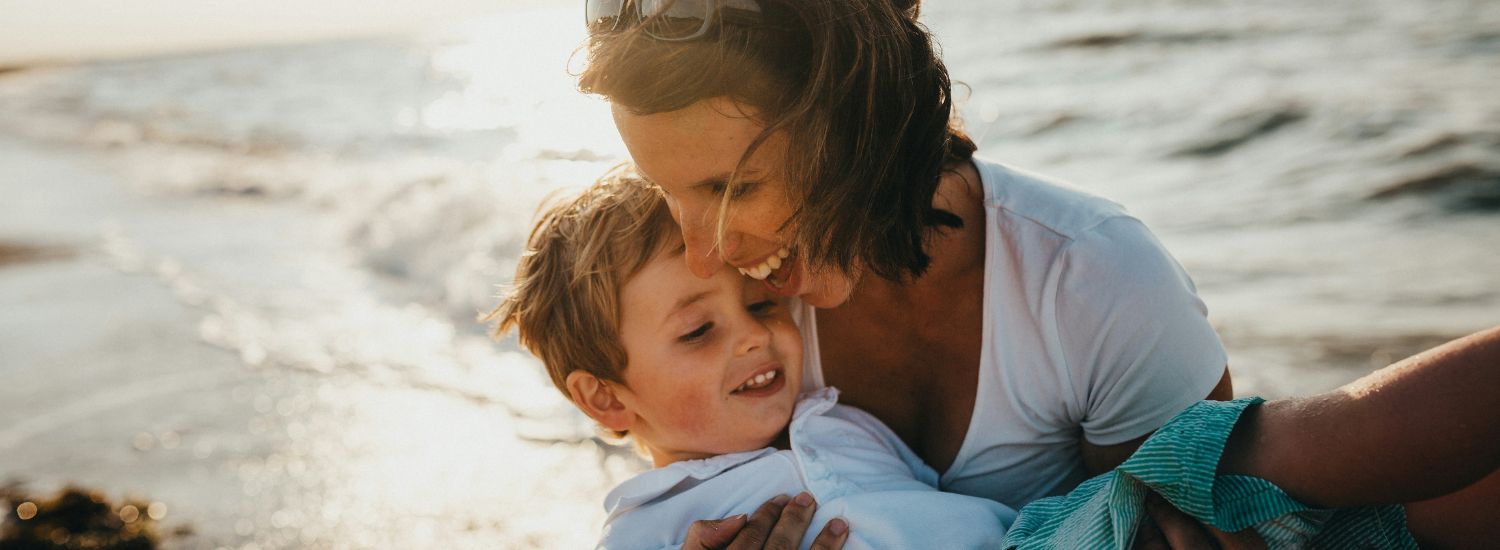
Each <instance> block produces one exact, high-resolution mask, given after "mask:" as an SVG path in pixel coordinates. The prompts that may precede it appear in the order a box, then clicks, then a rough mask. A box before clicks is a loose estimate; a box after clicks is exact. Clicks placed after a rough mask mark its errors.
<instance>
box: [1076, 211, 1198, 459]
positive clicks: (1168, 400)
mask: <svg viewBox="0 0 1500 550" xmlns="http://www.w3.org/2000/svg"><path fill="white" fill-rule="evenodd" d="M1057 281H1058V282H1057V286H1056V292H1057V293H1056V295H1055V314H1054V319H1055V321H1056V327H1055V330H1056V335H1057V339H1058V342H1059V344H1058V345H1059V348H1060V353H1061V356H1062V359H1063V360H1064V362H1065V363H1066V365H1065V367H1066V369H1067V371H1068V375H1069V376H1070V378H1071V380H1072V381H1073V382H1072V383H1073V385H1074V394H1075V396H1076V398H1077V399H1079V400H1080V402H1079V403H1077V404H1076V409H1077V410H1079V411H1080V413H1081V418H1079V423H1080V425H1081V426H1082V428H1083V433H1084V439H1085V441H1086V442H1087V443H1089V444H1091V445H1092V446H1094V447H1111V446H1117V445H1122V444H1128V443H1131V442H1136V443H1139V440H1141V438H1143V437H1144V436H1146V435H1148V434H1150V433H1151V432H1152V431H1154V430H1155V429H1156V428H1158V427H1160V426H1161V425H1162V424H1164V423H1166V421H1167V420H1168V419H1170V418H1171V417H1172V416H1173V415H1175V414H1177V413H1178V412H1180V411H1181V410H1182V409H1184V408H1186V407H1187V406H1188V405H1190V404H1192V403H1194V402H1197V401H1198V400H1200V399H1203V398H1204V397H1206V396H1209V395H1210V394H1211V393H1213V392H1214V391H1215V388H1217V387H1218V386H1219V385H1220V384H1221V382H1222V381H1223V380H1224V379H1226V378H1227V377H1228V373H1227V371H1226V368H1225V366H1226V364H1227V356H1226V355H1225V352H1224V347H1223V344H1221V343H1220V342H1219V337H1218V335H1217V334H1216V333H1215V332H1214V329H1213V327H1212V326H1211V325H1210V324H1209V322H1208V317H1207V308H1206V307H1205V306H1204V304H1203V301H1202V300H1200V299H1199V298H1198V296H1197V289H1196V287H1195V286H1194V285H1193V282H1192V280H1191V279H1190V278H1189V277H1188V274H1187V272H1186V271H1185V270H1183V268H1182V267H1181V266H1180V265H1179V264H1178V263H1177V261H1176V260H1175V259H1173V258H1172V256H1171V255H1170V254H1169V253H1168V252H1167V251H1166V249H1165V247H1163V246H1162V244H1161V243H1160V242H1159V241H1158V240H1157V239H1156V237H1155V236H1154V235H1152V234H1151V232H1150V231H1149V230H1148V229H1146V227H1145V226H1144V225H1143V224H1141V223H1140V221H1138V220H1136V219H1134V218H1130V217H1125V216H1120V217H1115V218H1110V219H1108V220H1105V221H1103V222H1101V223H1099V224H1098V225H1096V226H1095V227H1094V228H1092V229H1091V230H1089V231H1087V232H1085V233H1083V234H1080V235H1077V236H1075V238H1074V240H1073V242H1072V243H1071V244H1070V245H1069V246H1068V248H1067V249H1066V251H1065V252H1064V253H1063V256H1062V257H1061V258H1060V259H1059V264H1058V271H1057ZM1126 454H1127V455H1128V453H1126Z"/></svg>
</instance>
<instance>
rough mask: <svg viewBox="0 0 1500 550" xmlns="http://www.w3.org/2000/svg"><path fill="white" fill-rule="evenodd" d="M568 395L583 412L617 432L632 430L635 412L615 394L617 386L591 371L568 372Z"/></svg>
mask: <svg viewBox="0 0 1500 550" xmlns="http://www.w3.org/2000/svg"><path fill="white" fill-rule="evenodd" d="M567 386H568V396H569V397H571V398H572V399H573V404H574V405H577V406H578V408H580V409H583V414H586V415H589V418H592V419H594V421H595V422H598V423H600V424H602V425H603V426H604V427H606V428H609V429H611V430H614V431H617V432H625V431H630V426H631V424H633V423H634V420H635V413H634V412H632V411H631V410H630V408H629V407H627V406H625V403H624V402H623V401H620V398H619V396H617V395H615V388H613V387H611V386H610V385H609V383H607V382H605V381H603V380H600V379H599V377H597V376H594V375H593V374H591V373H588V372H585V371H581V370H575V371H573V372H570V373H568V380H567Z"/></svg>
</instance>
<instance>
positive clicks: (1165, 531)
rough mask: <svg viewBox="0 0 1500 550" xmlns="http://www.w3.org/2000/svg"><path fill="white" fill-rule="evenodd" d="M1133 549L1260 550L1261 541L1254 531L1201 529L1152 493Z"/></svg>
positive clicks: (1262, 547) (1147, 494) (1209, 527)
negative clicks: (1216, 549)
mask: <svg viewBox="0 0 1500 550" xmlns="http://www.w3.org/2000/svg"><path fill="white" fill-rule="evenodd" d="M1133 547H1134V548H1137V549H1145V550H1168V549H1170V550H1198V549H1205V548H1207V549H1213V548H1222V549H1226V550H1264V549H1265V548H1266V543H1265V541H1263V540H1261V538H1260V535H1259V534H1257V533H1256V532H1255V530H1254V529H1245V530H1243V531H1236V532H1232V533H1231V532H1227V531H1220V530H1218V529H1215V528H1214V527H1213V526H1211V525H1204V524H1202V523H1199V522H1198V520H1196V519H1193V517H1192V516H1189V515H1187V514H1186V513H1184V512H1183V511H1182V510H1178V509H1177V507H1176V506H1173V505H1172V503H1170V502H1167V499H1164V498H1161V496H1160V495H1157V494H1156V492H1155V491H1150V492H1148V493H1146V516H1145V517H1142V518H1141V525H1140V528H1138V529H1137V530H1136V536H1135V544H1134V545H1133Z"/></svg>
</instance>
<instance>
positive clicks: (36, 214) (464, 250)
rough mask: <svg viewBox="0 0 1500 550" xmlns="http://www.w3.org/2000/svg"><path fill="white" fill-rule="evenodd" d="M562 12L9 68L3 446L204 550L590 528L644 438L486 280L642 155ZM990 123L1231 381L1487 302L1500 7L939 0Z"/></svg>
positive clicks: (1325, 381)
mask: <svg viewBox="0 0 1500 550" xmlns="http://www.w3.org/2000/svg"><path fill="white" fill-rule="evenodd" d="M578 19H579V14H578V13H576V8H575V7H573V6H568V7H566V8H562V7H559V8H535V7H527V8H524V9H514V10H511V11H509V12H505V13H502V14H501V15H499V16H496V17H494V18H491V19H483V20H473V21H468V22H465V23H464V24H460V25H453V26H450V27H445V28H440V29H434V30H432V31H431V32H429V33H425V34H420V35H415V36H407V37H395V38H383V39H364V40H351V41H341V42H323V43H313V44H305V45H296V46H279V47H263V48H249V49H238V50H228V51H218V52H208V53H192V54H183V55H177V56H166V57H155V58H148V59H138V60H129V61H112V62H101V63H85V64H77V65H66V66H48V67H35V68H27V69H22V70H15V71H9V72H3V73H0V244H4V242H5V241H14V242H29V243H33V244H38V245H39V246H45V247H53V248H56V249H63V250H69V251H70V252H69V253H68V254H67V258H66V259H64V260H56V261H52V262H39V263H30V264H23V265H13V266H0V305H3V306H4V307H0V310H3V311H0V329H3V330H0V479H5V478H13V479H24V480H27V481H28V482H29V483H31V484H33V485H35V486H38V487H52V486H57V485H60V484H62V483H65V482H68V481H78V482H83V483H86V484H88V485H90V486H93V487H97V488H100V489H102V490H105V491H106V492H112V493H115V494H137V495H144V496H145V497H147V498H150V499H154V500H158V501H161V502H163V503H165V504H167V506H168V508H169V510H171V512H170V513H169V514H168V517H167V519H166V520H164V521H165V522H166V524H167V525H169V526H190V528H191V531H192V532H191V534H182V535H178V536H176V537H174V538H172V539H171V545H172V546H173V547H181V548H219V547H225V548H263V549H264V548H368V547H433V546H445V547H486V548H493V547H497V546H498V547H505V548H529V547H542V548H573V547H580V546H585V545H587V544H589V542H590V541H592V540H593V538H594V535H595V534H596V532H597V529H598V526H599V525H600V523H601V522H602V519H603V514H602V510H601V508H600V505H599V503H600V502H601V499H602V496H603V494H604V492H605V491H607V489H608V487H610V486H611V485H612V484H613V483H615V482H617V481H618V480H620V479H622V477H623V476H626V475H629V474H630V473H631V472H633V471H636V470H638V469H639V468H641V467H642V464H641V462H640V461H639V460H638V459H636V458H634V457H633V456H632V455H631V454H630V452H628V451H626V450H621V449H619V448H614V447H609V446H606V445H602V444H600V443H599V442H598V441H597V440H596V439H594V438H593V434H592V432H591V430H590V429H589V427H588V424H587V423H586V422H584V421H583V419H582V418H581V417H580V416H579V415H577V414H576V413H574V412H572V411H571V409H570V408H569V407H568V406H567V404H566V403H565V402H563V401H562V399H561V398H560V396H559V394H557V392H556V391H555V390H554V389H552V388H551V385H550V383H549V382H548V381H547V380H546V378H545V376H543V375H542V374H541V373H540V372H539V370H538V365H537V364H536V362H535V361H534V360H533V359H532V358H530V357H529V356H528V355H526V354H525V353H524V352H521V351H520V350H519V349H518V348H517V347H516V345H515V343H514V340H513V339H504V340H502V341H500V342H493V341H491V340H490V339H489V338H488V337H487V335H486V334H485V327H484V326H482V325H480V324H479V323H477V322H475V320H474V319H475V316H476V314H477V313H479V312H482V311H485V310H487V309H489V308H490V307H492V306H493V305H494V303H495V302H496V300H495V296H496V294H497V292H498V288H499V287H500V285H503V284H504V283H505V282H506V281H507V280H508V278H509V276H510V272H511V271H512V270H513V267H514V261H515V258H516V256H517V254H518V253H519V251H520V248H521V245H522V242H523V240H524V237H525V234H526V231H527V230H528V229H529V225H530V221H531V219H532V216H533V215H534V213H535V212H536V209H537V206H538V205H539V204H541V203H542V202H544V201H545V200H546V199H547V198H548V197H549V196H553V195H554V194H556V193H559V192H566V191H568V190H571V189H577V188H579V187H580V186H583V185H587V184H588V183H589V182H590V181H592V180H593V178H594V177H595V176H597V175H599V174H600V173H602V172H603V171H604V170H605V169H607V168H608V167H609V166H611V165H613V164H614V163H615V162H617V161H618V160H620V159H622V158H624V155H625V151H624V147H623V146H622V145H621V144H620V143H619V138H618V136H617V135H616V134H615V132H614V129H613V127H612V125H611V123H610V118H609V113H608V106H607V105H605V104H603V103H601V102H600V101H598V100H597V99H594V98H589V97H585V96H582V95H580V94H578V93H577V92H576V91H575V90H574V80H573V77H572V76H571V75H570V70H573V71H576V68H577V66H578V63H579V62H580V61H581V58H580V57H581V56H578V55H575V54H574V51H575V48H576V47H577V46H578V45H579V44H580V43H581V41H582V38H583V36H582V29H581V28H580V25H579V24H578ZM923 19H924V21H925V22H926V23H927V24H928V25H929V26H930V27H931V28H932V29H933V30H934V32H935V33H936V35H937V37H938V39H939V42H940V43H941V45H942V47H943V51H944V57H945V59H946V60H947V62H948V66H949V69H950V72H951V73H952V75H953V77H954V79H955V80H956V81H959V82H961V83H962V86H961V87H960V89H959V93H958V95H959V100H960V107H961V112H962V115H963V117H964V119H965V122H966V124H967V128H968V129H969V130H970V132H971V133H972V134H973V135H974V136H975V138H976V139H977V140H978V142H979V143H980V154H981V155H982V156H984V157H987V158H990V159H995V160H1001V161H1004V162H1008V163H1011V164H1014V165H1018V166H1021V167H1025V168H1028V169H1031V170H1035V171H1039V172H1042V173H1046V174H1049V175H1053V176H1057V177H1059V178H1063V179H1066V180H1068V181H1071V182H1072V183H1073V184H1074V185H1076V186H1077V187H1080V188H1082V189H1085V190H1088V191H1090V192H1094V193H1097V194H1101V195H1104V196H1107V197H1110V198H1112V199H1114V200H1116V201H1118V202H1121V203H1123V204H1125V205H1126V206H1127V207H1128V208H1129V209H1130V210H1131V211H1132V212H1134V213H1135V214H1136V215H1138V216H1139V217H1141V218H1142V219H1143V220H1145V221H1146V222H1147V223H1148V224H1149V225H1150V226H1152V227H1153V228H1154V229H1155V231H1156V232H1157V234H1158V236H1159V237H1160V238H1161V239H1162V240H1163V241H1164V242H1165V243H1166V245H1167V247H1168V248H1169V249H1170V250H1172V251H1173V253H1174V254H1175V255H1176V256H1177V258H1178V259H1179V260H1180V261H1181V262H1182V263H1183V264H1184V265H1185V266H1186V267H1187V269H1188V270H1189V271H1190V272H1191V273H1192V275H1193V276H1194V279H1195V281H1196V283H1197V285H1198V289H1199V291H1200V294H1201V296H1202V297H1203V299H1204V301H1205V302H1206V303H1207V305H1208V307H1209V310H1210V317H1211V320H1212V321H1213V323H1214V324H1215V326H1216V327H1217V328H1218V330H1219V331H1220V334H1221V335H1222V336H1223V338H1224V341H1225V344H1226V346H1227V347H1228V348H1229V353H1230V361H1231V368H1232V369H1233V373H1234V377H1235V381H1236V389H1237V391H1238V393H1240V394H1242V395H1245V394H1252V393H1255V394H1262V395H1267V396H1284V395H1291V394H1300V393H1309V392H1315V391H1321V390H1324V389H1328V388H1331V387H1334V386H1336V385H1338V384H1340V383H1343V382H1345V381H1348V380H1351V379H1353V378H1356V377H1358V376H1360V375H1361V374H1363V373H1366V372H1368V371H1370V370H1372V369H1374V368H1378V367H1379V366H1382V365H1384V364H1386V363H1387V362H1389V361H1392V360H1394V359H1399V358H1400V357H1402V356H1405V355H1407V354H1410V353H1412V352H1415V351H1418V350H1420V349H1422V348H1424V347H1427V346H1430V345H1433V344H1436V343H1439V342H1442V341H1444V340H1446V339H1449V338H1451V337H1454V336H1458V335H1461V334H1464V333H1466V332H1469V331H1472V330H1475V329H1479V328H1483V327H1486V326H1491V325H1494V324H1495V323H1497V322H1500V95H1497V94H1495V93H1494V90H1495V89H1497V88H1500V86H1497V85H1500V33H1497V32H1496V31H1495V29H1497V28H1500V3H1495V2H1486V1H1460V0H1434V1H1431V2H1425V3H1421V4H1409V3H1397V2H1384V1H1382V2H1373V3H1372V2H1353V1H1349V0H1335V1H1331V2H1322V3H1316V4H1311V5H1309V4H1304V3H1293V2H1283V1H1272V2H1259V3H1254V4H1253V5H1248V4H1243V3H1223V2H1181V1H1144V0H1131V1H1125V0H1120V1H1063V0H1047V1H1031V2H1015V3H1007V4H1005V5H1003V6H997V5H994V3H991V2H978V1H966V2H945V3H932V4H931V5H929V6H928V7H927V8H926V9H925V10H924V13H923Z"/></svg>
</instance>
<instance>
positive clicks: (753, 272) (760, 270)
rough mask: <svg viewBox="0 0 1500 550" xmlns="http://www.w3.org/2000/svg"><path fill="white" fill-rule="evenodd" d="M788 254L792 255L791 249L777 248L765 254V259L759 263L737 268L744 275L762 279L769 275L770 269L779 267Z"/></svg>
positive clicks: (774, 269)
mask: <svg viewBox="0 0 1500 550" xmlns="http://www.w3.org/2000/svg"><path fill="white" fill-rule="evenodd" d="M790 255H792V251H791V250H788V249H786V248H782V249H781V250H777V251H776V253H775V254H772V255H770V256H767V257H766V260H765V261H763V262H761V263H760V265H756V266H753V267H741V268H739V270H740V273H741V274H743V275H744V276H746V277H750V278H752V279H755V280H757V281H764V280H766V277H770V276H771V272H772V271H776V270H777V269H781V261H782V260H785V259H786V257H787V256H790Z"/></svg>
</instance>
